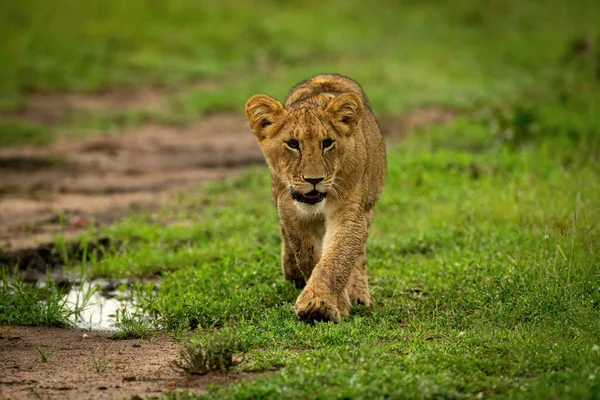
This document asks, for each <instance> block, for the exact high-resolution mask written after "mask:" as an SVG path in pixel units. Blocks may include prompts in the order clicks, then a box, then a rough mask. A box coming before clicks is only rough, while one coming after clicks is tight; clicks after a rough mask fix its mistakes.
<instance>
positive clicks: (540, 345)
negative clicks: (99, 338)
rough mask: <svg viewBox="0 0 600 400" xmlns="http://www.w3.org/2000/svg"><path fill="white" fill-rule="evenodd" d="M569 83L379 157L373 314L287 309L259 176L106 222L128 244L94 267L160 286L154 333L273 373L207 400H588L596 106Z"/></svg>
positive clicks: (146, 292)
mask: <svg viewBox="0 0 600 400" xmlns="http://www.w3.org/2000/svg"><path fill="white" fill-rule="evenodd" d="M569 76H570V75H569ZM580 78H581V79H571V78H568V79H565V80H564V81H561V82H557V86H556V87H560V88H562V89H561V91H559V92H560V93H557V94H556V95H555V96H553V97H549V98H544V99H533V100H522V101H520V102H518V103H516V104H515V105H506V106H504V107H502V108H501V109H490V110H487V111H482V112H481V113H480V114H478V115H475V116H473V117H470V118H458V119H457V120H455V121H454V122H452V123H451V124H449V125H447V126H440V127H433V128H430V129H427V130H426V131H423V132H419V133H414V134H413V135H411V136H409V137H408V138H407V139H406V140H405V141H403V142H402V143H401V144H400V145H398V146H394V147H391V148H390V149H388V178H387V182H386V187H385V190H384V192H383V195H382V197H381V200H380V202H379V203H378V205H377V207H376V213H375V218H374V223H373V227H372V229H371V235H370V239H369V243H368V254H369V257H370V258H369V265H370V283H371V290H372V295H373V298H374V301H375V303H374V304H373V306H372V307H369V308H365V307H355V309H354V310H353V312H352V314H351V316H350V317H349V318H347V319H345V320H344V321H343V322H342V323H341V324H338V325H335V324H331V323H316V324H314V325H309V324H305V323H303V322H300V321H298V320H297V318H296V317H295V315H294V312H293V310H292V305H293V303H294V301H295V299H296V297H297V296H298V294H299V291H298V290H296V289H294V288H293V286H292V285H291V284H289V283H288V282H286V281H284V280H283V278H282V277H281V274H280V267H279V251H280V250H279V237H278V220H277V215H276V211H275V209H274V207H273V206H272V205H271V203H270V190H269V175H268V172H267V171H266V170H264V169H256V170H252V171H250V172H248V173H247V174H246V175H245V176H244V177H243V178H238V179H233V180H228V181H226V182H223V183H212V184H208V185H206V186H205V187H203V188H202V191H201V192H200V193H199V194H197V195H191V196H185V197H182V198H181V199H180V201H179V202H178V203H176V204H173V205H172V207H170V208H169V209H167V210H164V211H162V212H160V213H154V214H149V215H142V216H132V217H130V218H129V219H127V220H125V221H124V222H122V223H120V224H118V225H117V226H115V227H112V228H110V229H108V231H107V232H106V233H107V234H109V235H110V236H111V237H112V238H114V242H119V243H121V246H120V247H119V248H118V249H113V250H112V251H110V252H107V253H106V254H105V255H104V257H103V258H102V259H98V260H95V261H93V262H91V263H89V264H88V267H89V268H90V270H91V271H93V273H94V274H96V275H98V276H113V277H142V278H143V277H149V276H157V275H158V276H160V277H161V283H160V289H159V291H158V293H156V292H154V291H153V288H152V286H144V285H143V284H140V285H139V286H138V288H137V289H136V291H135V292H136V304H138V305H139V306H140V310H141V311H142V312H144V313H145V315H146V318H148V324H149V326H153V327H155V328H156V327H158V328H159V329H164V330H166V331H169V332H172V333H173V334H175V335H176V336H177V337H186V336H188V335H190V333H192V335H193V336H194V337H193V338H192V339H191V340H192V342H193V341H194V340H200V339H201V340H205V341H206V340H210V338H211V337H212V336H213V335H219V334H220V333H219V332H220V330H221V329H223V328H225V329H226V330H227V332H233V334H234V337H235V343H236V345H235V349H233V350H235V351H236V352H239V353H242V357H241V359H243V362H242V363H241V364H240V365H238V366H237V367H235V368H236V369H238V370H243V371H272V370H277V371H276V372H274V373H269V374H266V375H264V376H262V377H260V378H258V379H256V380H253V381H252V382H243V383H236V384H233V385H229V386H221V387H216V388H211V389H210V390H209V391H208V393H207V394H206V395H204V396H201V397H206V398H265V397H266V398H307V397H319V398H382V397H391V398H471V397H481V396H483V397H502V398H504V397H507V398H532V397H534V398H595V397H596V396H597V394H598V393H599V391H600V351H599V346H600V339H599V338H600V283H599V282H600V252H599V247H598V246H599V243H600V234H599V231H598V226H599V223H600V208H599V204H600V136H599V135H598V132H600V130H599V128H600V119H599V118H598V117H597V115H596V113H595V110H596V109H597V106H598V104H599V102H598V101H599V100H600V98H599V97H598V93H599V92H598V90H597V88H598V83H597V82H596V83H593V82H592V81H591V80H590V79H588V78H589V76H588V75H585V76H580ZM169 396H171V397H177V398H196V397H197V396H192V395H189V396H188V395H186V394H179V395H174V394H173V395H169Z"/></svg>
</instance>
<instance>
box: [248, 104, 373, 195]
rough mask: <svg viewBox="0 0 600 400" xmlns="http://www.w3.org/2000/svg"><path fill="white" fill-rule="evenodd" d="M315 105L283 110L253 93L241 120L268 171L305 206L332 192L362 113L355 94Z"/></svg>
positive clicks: (295, 105)
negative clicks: (246, 127) (245, 120)
mask: <svg viewBox="0 0 600 400" xmlns="http://www.w3.org/2000/svg"><path fill="white" fill-rule="evenodd" d="M314 100H315V101H316V102H307V101H302V102H298V103H295V104H293V105H290V106H288V107H286V108H284V107H283V106H282V105H281V103H279V102H278V101H277V100H275V99H274V98H272V97H270V96H267V95H264V94H257V95H254V96H252V97H251V98H250V99H249V100H248V102H247V103H246V119H247V120H248V122H249V123H250V126H251V127H252V131H253V132H254V135H255V136H256V138H257V139H258V142H259V144H260V146H261V148H262V150H263V153H264V155H265V158H266V160H267V163H268V165H269V168H270V169H271V172H272V173H273V175H275V176H277V177H279V178H280V179H281V181H282V182H284V183H286V184H288V187H289V191H290V195H291V196H292V198H293V199H294V200H296V201H300V202H303V203H308V204H316V203H318V202H320V201H322V200H324V199H325V197H326V195H327V193H328V192H329V193H332V194H335V193H336V175H337V174H338V172H339V170H340V168H344V166H343V165H341V159H342V158H343V157H342V156H343V155H344V154H345V153H350V152H353V149H354V145H355V135H356V131H357V130H358V126H359V122H360V120H361V118H362V114H363V109H364V107H363V103H362V101H361V100H360V98H359V97H358V96H357V95H356V94H354V93H344V94H341V95H339V96H335V95H333V94H321V95H320V96H319V98H316V99H314Z"/></svg>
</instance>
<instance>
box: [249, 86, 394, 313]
mask: <svg viewBox="0 0 600 400" xmlns="http://www.w3.org/2000/svg"><path fill="white" fill-rule="evenodd" d="M246 119H247V120H248V122H249V123H250V126H251V127H252V131H253V132H254V135H255V136H256V138H257V139H258V142H259V144H260V146H261V148H262V151H263V153H264V155H265V158H266V160H267V164H268V165H269V169H270V170H271V176H272V193H273V200H274V201H275V204H276V206H277V210H278V212H279V218H280V227H281V242H282V246H281V247H282V250H281V264H282V269H283V276H284V277H285V279H287V280H288V281H291V282H293V283H294V284H295V285H296V287H298V288H302V287H304V290H303V291H302V293H301V294H300V296H299V297H298V300H297V301H296V305H295V306H294V310H295V311H296V314H297V315H298V317H300V318H301V319H304V320H309V321H312V320H321V321H334V322H339V321H340V316H341V315H344V316H347V315H348V313H349V312H350V307H351V306H350V301H354V302H358V303H362V304H365V305H370V304H371V296H370V294H369V287H368V284H367V263H366V247H365V246H366V241H367V235H368V231H369V226H370V224H371V217H372V215H373V206H374V205H375V202H376V201H377V198H378V197H379V193H380V192H381V188H382V186H383V182H384V179H385V168H386V161H385V145H384V141H383V137H382V136H381V132H380V130H379V126H378V125H377V121H376V120H375V117H374V116H373V114H372V113H371V106H370V104H369V100H368V99H367V96H366V95H365V93H364V92H363V91H362V88H361V87H360V86H359V85H358V84H357V83H356V82H354V81H353V80H352V79H349V78H346V77H344V76H340V75H317V76H314V77H312V78H310V79H308V80H306V81H304V82H301V83H300V84H298V85H297V86H295V87H294V88H293V89H292V90H291V91H290V93H289V95H288V96H287V98H286V100H285V104H284V105H283V106H282V105H281V103H279V102H278V101H277V100H275V99H273V98H272V97H270V96H267V95H264V94H257V95H254V96H252V97H251V98H250V99H249V100H248V102H247V103H246Z"/></svg>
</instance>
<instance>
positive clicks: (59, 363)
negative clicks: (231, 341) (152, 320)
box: [0, 326, 256, 400]
mask: <svg viewBox="0 0 600 400" xmlns="http://www.w3.org/2000/svg"><path fill="white" fill-rule="evenodd" d="M84 335H86V336H85V337H84ZM35 346H40V347H49V348H50V349H51V350H52V356H51V357H50V358H49V359H48V360H47V361H45V362H43V361H41V360H40V358H39V355H38V352H37V350H36V349H35ZM179 349H180V344H179V343H175V342H173V341H172V340H171V339H169V338H166V337H159V338H157V339H155V340H153V341H138V340H112V339H110V338H109V337H108V335H107V334H106V333H101V332H83V331H80V330H67V329H59V328H34V327H7V326H1V327H0V354H1V356H0V398H1V399H34V398H38V399H115V398H116V399H124V398H125V399H132V400H136V399H142V398H146V397H147V396H156V397H160V396H161V395H162V394H163V393H165V392H169V391H182V390H183V391H186V392H191V393H202V392H203V391H204V390H205V389H206V387H207V386H208V385H211V384H223V383H227V382H232V381H235V380H240V379H252V378H254V377H255V376H256V374H251V373H229V374H221V373H219V372H211V373H209V374H207V375H203V376H198V375H183V374H179V373H177V372H175V371H174V370H173V369H172V368H171V367H170V365H169V363H170V362H171V360H174V359H176V358H177V356H178V354H179Z"/></svg>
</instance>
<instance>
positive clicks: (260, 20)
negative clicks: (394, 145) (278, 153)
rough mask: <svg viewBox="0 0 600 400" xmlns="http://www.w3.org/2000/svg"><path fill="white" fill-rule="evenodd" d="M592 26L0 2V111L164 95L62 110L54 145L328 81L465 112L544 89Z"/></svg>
mask: <svg viewBox="0 0 600 400" xmlns="http://www.w3.org/2000/svg"><path fill="white" fill-rule="evenodd" d="M315 10H319V12H315ZM599 21H600V7H597V4H596V1H595V0H579V1H577V2H570V3H567V2H564V1H562V0H543V1H526V2H523V1H495V2H488V3H486V5H485V6H482V5H481V4H480V3H479V2H476V1H475V0H467V1H461V2H449V1H442V0H432V1H423V2H415V1H410V0H405V1H399V2H390V1H385V0H377V1H375V2H374V3H370V4H369V6H368V7H365V5H364V4H363V3H362V2H360V1H355V0H353V1H330V2H325V3H323V2H319V1H316V0H315V1H313V0H311V1H291V2H280V1H275V0H268V1H263V2H258V3H257V2H248V1H242V2H218V3H211V2H189V1H184V0H172V1H154V2H147V1H143V0H132V1H128V2H117V1H108V2H107V1H100V0H92V1H90V2H86V3H85V4H84V3H79V2H72V1H68V0H58V1H55V2H52V4H49V3H47V2H43V1H39V0H24V1H21V2H12V3H10V2H3V3H2V5H0V33H1V34H2V35H1V36H2V37H3V38H4V39H3V40H2V41H0V58H1V59H6V60H11V62H10V63H2V65H1V66H0V110H14V109H18V108H19V107H21V106H22V105H23V104H24V102H25V99H26V97H27V94H28V93H31V92H44V93H53V92H63V91H72V92H91V93H94V92H99V91H103V90H107V89H108V90H111V89H115V90H125V91H127V90H129V89H134V88H135V87H137V86H140V85H162V86H166V87H171V88H173V87H174V88H178V90H176V91H175V92H174V94H172V95H168V96H167V97H169V102H167V103H168V106H167V107H166V108H165V109H162V110H154V111H149V110H145V111H144V110H137V109H135V108H134V109H130V110H113V111H98V112H79V113H77V112H76V113H75V114H74V115H72V116H71V117H70V118H69V119H68V120H66V121H63V122H61V123H60V124H59V129H58V131H57V133H62V132H64V131H69V132H77V133H81V132H82V131H88V132H90V131H92V132H93V131H99V130H111V129H114V127H120V126H123V125H129V124H132V123H133V124H139V123H143V122H146V121H156V122H159V123H184V122H188V121H190V120H193V119H196V118H198V117H199V116H200V115H202V114H204V113H207V112H216V111H232V110H233V111H236V112H239V111H241V109H242V107H243V104H244V103H245V101H246V100H247V99H248V97H249V96H250V95H252V94H254V93H256V92H267V93H269V94H271V95H274V96H276V97H278V98H280V99H282V98H283V97H284V96H285V95H286V93H287V91H288V90H289V88H290V87H291V86H292V85H294V84H296V83H297V82H299V81H300V80H302V79H305V78H306V77H308V76H310V75H313V74H316V73H321V72H332V71H333V72H338V73H342V74H346V75H349V76H351V77H353V78H354V79H356V80H357V81H358V82H360V83H362V84H363V85H364V87H365V88H366V89H367V92H368V94H369V96H370V98H371V100H372V102H373V103H374V104H375V105H376V110H378V111H379V112H388V113H398V112H401V111H404V110H407V109H408V108H411V107H417V106H421V105H427V104H432V103H434V104H438V105H444V106H448V107H452V108H458V109H462V108H469V109H470V108H473V107H477V106H479V105H481V104H487V103H490V102H494V103H500V102H503V101H506V100H510V99H514V98H515V97H516V96H518V95H520V94H521V93H522V91H523V88H524V87H528V88H530V89H532V90H534V91H535V90H537V89H538V88H540V87H547V86H548V82H549V80H551V79H552V77H553V76H555V75H556V71H557V68H556V64H557V63H558V62H567V61H569V60H570V59H571V58H573V57H576V53H573V51H572V48H573V44H574V43H577V42H578V41H581V40H583V39H585V38H586V37H588V36H589V37H590V38H592V39H593V38H595V36H598V34H599V33H600V32H598V22H599ZM198 82H201V83H200V84H198Z"/></svg>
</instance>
